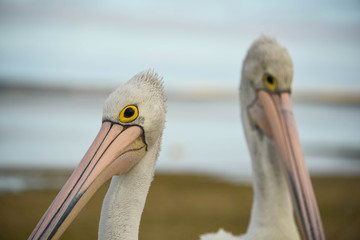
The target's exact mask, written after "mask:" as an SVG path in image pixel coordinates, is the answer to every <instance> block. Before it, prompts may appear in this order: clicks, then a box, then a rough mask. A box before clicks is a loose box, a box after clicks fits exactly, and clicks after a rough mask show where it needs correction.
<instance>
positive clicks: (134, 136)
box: [29, 71, 166, 240]
mask: <svg viewBox="0 0 360 240" xmlns="http://www.w3.org/2000/svg"><path fill="white" fill-rule="evenodd" d="M165 112H166V106H165V97H164V91H163V86H162V81H161V79H160V78H159V77H158V75H157V74H156V73H154V72H153V71H144V72H141V73H139V74H137V75H135V76H134V77H133V78H132V79H130V80H129V81H128V82H127V83H125V84H124V85H122V86H120V87H119V88H118V89H116V90H115V91H114V92H113V93H112V94H110V96H109V97H108V98H107V100H106V101H105V104H104V109H103V117H102V126H101V128H100V131H99V133H98V135H97V136H96V138H95V140H94V142H93V143H92V145H91V146H90V148H89V150H88V151H87V152H86V154H85V156H84V157H83V159H82V160H81V162H80V163H79V165H78V167H77V168H76V169H75V170H74V172H73V173H72V175H71V177H70V178H69V180H68V181H67V182H66V184H65V185H64V187H63V188H62V189H61V191H60V192H59V194H58V195H57V197H56V198H55V200H54V201H53V202H52V204H51V205H50V207H49V208H48V210H47V211H46V212H45V214H44V216H43V217H42V218H41V220H40V221H39V223H38V225H37V226H36V227H35V229H34V231H33V232H32V234H31V235H30V237H29V239H58V238H60V236H61V235H62V233H63V232H64V231H65V230H66V228H67V227H68V226H69V225H70V223H71V222H72V220H73V219H74V218H75V217H76V215H77V214H78V213H79V212H80V210H81V209H82V208H83V207H84V205H85V204H86V203H87V202H88V200H89V199H90V198H91V197H92V195H93V194H94V193H95V192H96V190H97V189H98V188H99V187H100V186H101V185H102V184H103V183H104V182H106V181H107V180H108V179H110V178H111V177H112V180H111V183H110V187H109V190H108V191H107V194H106V196H105V199H104V201H103V206H102V210H101V217H100V224H99V234H98V237H99V239H126V240H135V239H138V233H139V224H140V218H141V214H142V211H143V209H144V205H145V200H146V196H147V193H148V190H149V187H150V184H151V181H152V179H153V175H154V169H155V163H156V160H157V158H158V155H159V151H160V145H161V137H162V132H163V128H164V123H165Z"/></svg>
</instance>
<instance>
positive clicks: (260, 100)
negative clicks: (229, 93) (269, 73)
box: [248, 90, 325, 239]
mask: <svg viewBox="0 0 360 240" xmlns="http://www.w3.org/2000/svg"><path fill="white" fill-rule="evenodd" d="M256 95H257V100H256V101H255V102H254V103H253V104H252V105H251V106H250V107H249V109H248V111H249V114H250V117H251V118H252V120H253V122H254V123H255V125H256V126H257V127H258V128H259V129H260V130H261V132H263V133H264V134H265V135H267V136H268V137H269V138H271V139H273V140H274V141H275V144H276V146H277V149H278V154H279V157H280V159H281V160H282V163H283V164H282V165H283V169H284V170H285V176H286V178H287V180H288V186H289V189H290V193H291V196H292V201H293V205H294V208H295V214H296V216H297V220H298V223H299V228H300V231H301V233H302V235H303V236H304V237H305V239H325V236H324V231H323V227H322V222H321V218H320V214H319V210H318V207H317V203H316V199H315V195H314V191H313V188H312V184H311V180H310V177H309V173H308V171H307V168H306V165H305V161H304V156H303V153H302V150H301V145H300V140H299V136H298V133H297V129H296V123H295V118H294V114H293V110H292V106H291V99H290V94H289V93H288V92H280V93H279V92H277V93H270V92H268V91H265V90H258V91H257V94H256Z"/></svg>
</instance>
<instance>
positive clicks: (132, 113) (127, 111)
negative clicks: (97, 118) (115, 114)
mask: <svg viewBox="0 0 360 240" xmlns="http://www.w3.org/2000/svg"><path fill="white" fill-rule="evenodd" d="M138 115H139V110H138V108H137V107H136V106H134V105H129V106H126V107H125V108H124V109H123V110H122V111H121V113H120V116H119V119H120V121H121V122H124V123H128V122H131V121H134V120H135V119H136V118H137V117H138Z"/></svg>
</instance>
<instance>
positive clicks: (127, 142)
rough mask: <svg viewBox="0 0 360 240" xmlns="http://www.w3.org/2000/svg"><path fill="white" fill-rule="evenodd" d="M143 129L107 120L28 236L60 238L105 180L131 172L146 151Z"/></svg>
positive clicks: (34, 237) (31, 237)
mask: <svg viewBox="0 0 360 240" xmlns="http://www.w3.org/2000/svg"><path fill="white" fill-rule="evenodd" d="M145 152H146V143H145V141H144V133H143V129H142V128H141V127H139V126H126V127H124V126H122V125H119V124H115V123H112V122H107V121H105V122H104V123H103V124H102V126H101V129H100V131H99V133H98V135H97V136H96V138H95V140H94V142H93V143H92V145H91V146H90V148H89V150H88V151H87V152H86V154H85V156H84V157H83V159H82V160H81V162H80V164H79V165H78V167H77V168H76V169H75V170H74V172H73V173H72V175H71V177H70V178H69V179H68V181H67V182H66V184H65V185H64V186H63V188H62V189H61V191H60V192H59V194H58V195H57V196H56V198H55V200H54V201H53V202H52V204H51V205H50V207H49V208H48V210H47V211H46V212H45V214H44V216H43V217H42V218H41V220H40V221H39V223H38V225H37V226H36V228H35V229H34V231H33V232H32V234H31V235H30V237H29V239H58V238H60V236H61V235H62V233H63V232H64V231H65V230H66V229H67V227H68V226H69V225H70V223H71V222H72V220H73V219H74V218H75V217H76V215H77V214H78V213H79V212H80V210H81V209H82V208H83V207H84V206H85V204H86V203H87V202H88V201H89V199H90V198H91V197H92V195H93V194H94V193H95V192H96V191H97V189H99V187H100V186H101V185H103V183H105V182H106V181H107V180H108V179H110V178H111V177H112V176H114V175H120V174H124V173H126V172H128V171H129V170H130V169H131V168H132V167H133V166H134V165H135V164H136V163H137V162H138V161H139V160H140V159H141V158H142V157H143V156H144V154H145Z"/></svg>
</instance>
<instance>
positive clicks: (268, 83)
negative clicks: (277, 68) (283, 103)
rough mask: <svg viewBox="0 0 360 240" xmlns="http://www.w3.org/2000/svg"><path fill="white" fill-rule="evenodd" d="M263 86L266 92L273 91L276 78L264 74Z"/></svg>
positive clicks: (275, 85)
mask: <svg viewBox="0 0 360 240" xmlns="http://www.w3.org/2000/svg"><path fill="white" fill-rule="evenodd" d="M264 84H265V87H266V88H267V89H268V90H270V91H275V89H276V87H277V82H276V78H274V77H273V76H271V75H270V74H268V73H265V74H264Z"/></svg>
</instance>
